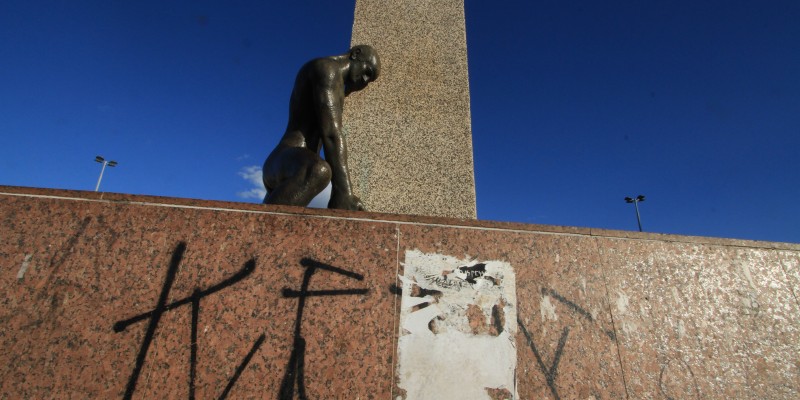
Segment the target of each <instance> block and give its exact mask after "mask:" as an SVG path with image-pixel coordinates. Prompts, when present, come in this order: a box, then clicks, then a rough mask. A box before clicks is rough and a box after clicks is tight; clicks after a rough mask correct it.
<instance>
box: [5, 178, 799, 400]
mask: <svg viewBox="0 0 800 400" xmlns="http://www.w3.org/2000/svg"><path fill="white" fill-rule="evenodd" d="M412 253H413V254H427V255H432V256H433V257H434V258H435V257H438V256H441V258H442V259H445V258H446V259H458V260H466V261H463V262H462V263H464V264H465V266H468V268H471V269H469V271H471V272H469V274H467V273H463V271H467V269H463V270H460V271H459V270H453V271H452V273H450V275H448V276H449V277H450V278H447V279H450V280H447V279H445V274H442V275H437V276H431V277H429V278H425V279H430V282H434V283H437V284H439V285H443V283H442V282H444V283H446V284H445V285H443V286H442V287H448V288H452V287H454V286H453V285H454V284H458V285H461V287H462V288H464V290H472V289H475V288H481V287H483V288H485V287H486V286H485V285H489V286H491V285H492V283H491V282H494V283H495V284H497V282H498V280H497V279H495V277H490V276H489V275H490V274H489V273H487V275H486V276H481V273H478V272H475V271H477V269H478V267H479V266H480V265H481V264H480V263H482V262H490V261H489V260H492V261H491V262H495V261H497V262H502V263H505V264H507V265H510V266H511V267H512V268H513V271H514V275H515V276H516V277H515V282H516V283H515V295H516V304H515V309H514V310H513V314H516V323H517V326H516V328H517V329H516V331H515V334H514V336H513V337H512V338H511V339H512V341H513V345H514V346H513V348H514V349H515V351H516V364H515V365H514V366H513V368H515V376H516V380H515V384H513V385H506V386H497V385H494V386H486V387H485V388H484V389H483V390H478V391H476V392H475V394H474V396H472V397H470V398H475V399H481V398H486V399H499V398H510V396H514V395H515V394H516V395H517V397H516V398H520V399H529V398H544V399H554V398H561V399H568V398H581V399H585V398H595V399H600V398H626V397H627V398H676V399H677V398H683V399H729V398H754V399H755V398H758V399H761V398H769V399H794V398H797V397H798V396H799V395H800V363H798V360H797V354H800V318H798V316H800V304H798V300H797V296H796V295H797V287H798V283H800V273H798V271H799V270H800V245H797V244H787V243H766V242H751V241H742V240H727V239H714V238H695V237H682V236H672V235H655V234H642V233H638V232H636V233H632V232H616V231H603V230H593V229H586V228H568V227H548V226H535V225H521V224H509V223H494V222H486V221H475V220H470V219H464V220H459V219H450V218H433V217H419V218H414V217H410V216H407V215H406V216H403V215H390V214H377V213H357V212H337V211H330V210H310V209H303V208H296V207H272V206H264V205H257V204H240V203H224V202H212V201H201V200H188V199H170V198H158V197H149V196H132V195H121V194H108V193H94V192H77V191H62V190H48V189H31V188H15V187H2V186H0V266H2V271H3V274H2V275H1V276H0V290H2V293H3V294H2V296H0V304H2V307H0V321H2V323H3V324H2V326H3V328H2V330H0V349H2V351H0V398H53V397H56V398H126V395H130V398H137V399H139V398H142V399H143V398H187V397H191V396H194V397H195V398H220V397H221V396H226V397H227V398H237V399H238V398H279V399H290V398H303V395H304V396H305V398H310V399H312V398H313V399H322V398H350V399H356V398H358V399H372V398H375V399H378V398H380V399H396V398H397V397H400V398H409V399H410V398H414V397H408V396H407V392H409V393H410V392H411V391H408V388H409V386H408V384H409V383H408V382H401V381H400V380H399V379H398V375H397V371H398V364H397V363H398V359H397V354H398V347H401V342H402V341H399V340H398V338H400V337H403V336H405V335H408V334H409V331H408V330H405V329H404V328H402V327H400V326H399V319H398V318H399V317H398V315H399V310H400V298H401V297H402V296H406V297H405V299H406V300H408V299H409V298H411V299H412V300H413V299H418V301H419V302H420V304H419V305H418V306H415V308H414V309H413V311H414V312H430V311H431V310H436V309H440V310H442V312H440V313H438V316H437V314H436V313H434V314H430V315H433V319H431V322H430V324H429V328H430V332H429V333H427V334H428V335H443V334H446V332H444V331H442V330H441V329H440V328H436V326H437V325H436V324H437V323H439V324H441V326H445V325H446V324H445V323H444V322H451V324H450V326H456V325H457V322H458V321H446V320H445V319H446V318H462V317H463V318H467V320H464V321H463V322H464V326H466V327H467V335H466V339H464V340H463V342H457V343H456V346H455V348H456V349H459V348H462V350H466V352H467V353H469V350H470V349H469V346H471V345H472V344H471V343H472V342H471V341H473V340H478V339H480V338H481V337H483V338H485V337H487V335H488V336H497V335H498V333H499V332H500V331H502V328H503V327H505V328H506V330H508V326H509V325H508V324H509V321H508V320H506V317H508V316H510V315H512V313H510V312H508V311H509V310H508V309H507V310H506V312H505V313H497V314H496V315H495V314H492V315H484V316H483V317H481V316H480V315H481V313H480V312H477V314H475V310H476V307H474V306H473V305H468V307H467V311H468V312H467V314H465V315H460V314H458V310H457V307H456V308H453V307H454V306H452V304H450V308H449V309H448V308H447V307H448V304H447V301H446V298H445V297H441V293H439V294H437V293H436V292H437V291H436V290H427V291H423V290H421V289H414V290H413V291H412V292H406V293H403V292H402V290H401V289H400V288H401V287H413V284H412V286H408V283H406V286H403V284H402V283H401V282H400V280H399V279H398V275H402V274H403V270H404V265H406V263H407V262H411V261H410V260H407V259H406V257H407V255H408V254H412ZM470 260H473V261H470ZM479 262H480V263H479ZM457 265H459V264H457ZM462 273H463V274H462ZM459 274H462V278H463V279H462V278H458V275H459ZM470 274H472V275H470ZM458 279H462V280H458ZM464 279H466V280H464ZM448 282H449V283H448ZM419 283H422V282H418V284H419ZM482 284H483V285H484V286H481V285H482ZM458 285H456V287H457V286H458ZM442 290H444V289H442ZM475 290H477V291H476V293H478V294H480V290H478V289H475ZM426 296H427V297H426ZM475 299H477V300H476V301H478V303H479V302H480V299H479V298H475ZM423 300H424V301H425V302H423ZM478 303H476V304H478ZM426 310H427V311H426ZM453 310H456V311H453ZM420 315H421V314H420ZM476 315H478V317H477V319H476V317H475V316H476ZM482 318H485V320H483V319H482ZM509 318H510V317H509ZM298 321H299V325H298ZM512 322H513V321H512ZM462 336H464V335H462ZM455 337H456V338H457V339H458V337H457V336H455ZM458 340H461V339H458ZM192 343H195V344H196V345H195V346H193V345H192ZM402 350H403V351H408V350H409V349H408V348H403V349H402ZM442 357H443V358H445V360H444V361H445V362H446V361H447V358H448V357H450V356H449V355H447V354H444V355H443V356H442ZM453 357H454V359H455V355H454V356H453ZM445 364H446V363H445ZM487 365H489V362H488V361H487ZM452 368H454V369H456V371H457V372H458V373H459V374H468V373H469V374H472V375H475V376H477V377H478V378H480V377H481V376H482V373H483V372H489V371H481V368H482V364H478V365H476V366H471V367H469V370H467V367H465V365H463V364H462V365H455V366H452ZM458 368H461V370H458ZM419 372H420V374H422V376H423V377H424V378H425V379H427V380H428V381H427V382H429V383H428V385H427V386H426V387H431V388H436V387H442V385H441V382H438V383H437V379H441V377H443V376H446V374H444V373H437V371H434V370H425V371H419ZM415 382H418V380H417V381H415ZM509 386H513V387H509ZM417 392H419V391H416V392H415V393H417ZM443 397H447V396H446V395H444V396H443Z"/></svg>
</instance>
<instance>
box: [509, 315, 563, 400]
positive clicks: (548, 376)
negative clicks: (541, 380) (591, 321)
mask: <svg viewBox="0 0 800 400" xmlns="http://www.w3.org/2000/svg"><path fill="white" fill-rule="evenodd" d="M517 324H519V327H520V329H521V330H522V334H523V335H525V339H526V340H527V341H528V347H530V348H531V350H532V351H533V355H534V356H535V357H536V362H537V364H539V369H540V370H541V371H542V374H544V377H545V380H546V381H547V386H548V387H549V388H550V392H552V393H553V397H555V398H556V400H559V399H561V397H559V396H558V389H557V388H556V378H557V377H558V363H560V362H561V354H563V352H564V346H565V345H566V344H567V336H568V335H569V327H564V330H563V331H562V332H561V338H560V339H558V347H557V348H556V353H555V355H554V356H553V362H552V363H551V365H550V367H547V366H546V365H545V363H544V361H543V360H542V356H541V354H539V350H538V349H537V348H536V344H535V343H534V342H533V337H532V336H531V334H530V332H528V330H527V329H526V328H525V325H524V324H523V323H522V321H521V320H519V319H517Z"/></svg>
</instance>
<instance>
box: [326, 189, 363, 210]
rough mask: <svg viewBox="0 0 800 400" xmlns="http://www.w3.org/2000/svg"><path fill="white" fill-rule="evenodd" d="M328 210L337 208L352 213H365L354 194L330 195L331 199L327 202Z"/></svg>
mask: <svg viewBox="0 0 800 400" xmlns="http://www.w3.org/2000/svg"><path fill="white" fill-rule="evenodd" d="M328 208H337V209H340V210H353V211H366V210H365V208H364V204H363V203H361V200H360V199H359V198H358V197H357V196H356V195H354V194H347V193H336V192H332V193H331V199H330V201H328Z"/></svg>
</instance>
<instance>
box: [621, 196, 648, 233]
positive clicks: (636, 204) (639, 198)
mask: <svg viewBox="0 0 800 400" xmlns="http://www.w3.org/2000/svg"><path fill="white" fill-rule="evenodd" d="M640 201H644V196H642V195H641V194H640V195H638V196H636V198H630V197H626V198H625V202H626V203H633V205H634V207H636V222H637V223H638V224H639V232H641V231H642V217H641V216H640V215H639V202H640Z"/></svg>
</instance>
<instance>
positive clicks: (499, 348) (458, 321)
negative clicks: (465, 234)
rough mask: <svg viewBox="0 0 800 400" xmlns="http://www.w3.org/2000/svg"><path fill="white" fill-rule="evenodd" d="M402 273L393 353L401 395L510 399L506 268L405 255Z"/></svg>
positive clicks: (510, 293) (511, 296) (512, 311)
mask: <svg viewBox="0 0 800 400" xmlns="http://www.w3.org/2000/svg"><path fill="white" fill-rule="evenodd" d="M403 270H404V271H403V275H402V276H400V277H399V278H400V281H401V282H402V300H401V310H400V339H399V341H398V349H397V353H398V366H397V375H398V376H397V378H398V379H397V381H398V384H397V386H398V388H399V389H400V390H399V392H401V393H403V392H404V394H405V396H404V397H403V398H405V399H407V400H413V399H445V398H451V399H494V398H497V397H498V396H500V397H506V398H509V399H511V398H517V396H516V386H515V382H514V375H515V370H516V365H517V352H516V347H515V345H514V337H515V335H516V331H517V325H516V324H515V323H514V322H515V321H516V320H517V309H516V303H517V295H516V281H515V277H514V270H513V268H512V267H511V265H510V264H508V263H506V262H502V261H477V260H470V259H463V260H462V259H457V258H455V257H451V256H447V255H442V254H426V253H422V252H420V251H419V250H407V251H406V253H405V262H404V263H403ZM512 394H513V395H512Z"/></svg>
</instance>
